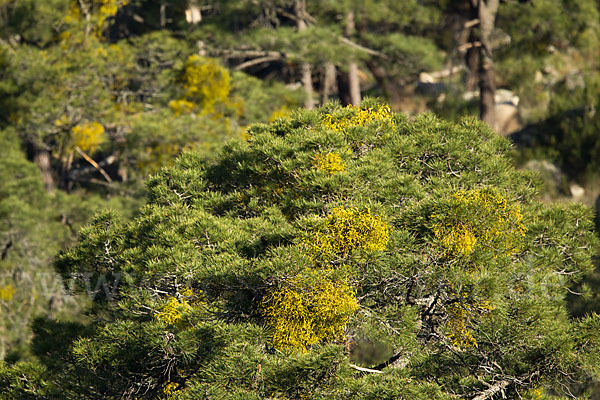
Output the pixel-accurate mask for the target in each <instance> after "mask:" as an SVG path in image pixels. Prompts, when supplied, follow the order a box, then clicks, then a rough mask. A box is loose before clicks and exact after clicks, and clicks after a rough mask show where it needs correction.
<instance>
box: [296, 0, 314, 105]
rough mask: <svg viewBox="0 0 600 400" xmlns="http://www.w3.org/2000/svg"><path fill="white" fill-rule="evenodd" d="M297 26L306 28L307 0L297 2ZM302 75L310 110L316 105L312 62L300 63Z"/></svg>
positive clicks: (300, 29) (300, 28) (305, 103)
mask: <svg viewBox="0 0 600 400" xmlns="http://www.w3.org/2000/svg"><path fill="white" fill-rule="evenodd" d="M295 9H296V17H297V27H298V30H299V31H302V30H304V29H306V20H305V17H306V15H305V14H306V2H305V0H296V4H295ZM300 76H301V81H302V86H304V94H305V98H304V107H305V108H306V109H308V110H312V109H313V108H314V107H315V100H314V90H313V82H312V72H311V67H310V64H309V63H307V62H302V63H301V64H300Z"/></svg>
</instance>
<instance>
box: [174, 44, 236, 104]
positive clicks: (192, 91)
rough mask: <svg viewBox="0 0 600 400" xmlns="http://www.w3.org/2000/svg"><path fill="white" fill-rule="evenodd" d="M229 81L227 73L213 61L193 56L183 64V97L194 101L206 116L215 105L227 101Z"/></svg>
mask: <svg viewBox="0 0 600 400" xmlns="http://www.w3.org/2000/svg"><path fill="white" fill-rule="evenodd" d="M230 80H231V78H230V76H229V72H227V70H226V69H225V68H223V67H222V66H220V65H219V64H218V63H217V62H216V61H215V60H213V59H210V58H203V57H200V56H199V55H197V54H194V55H191V56H190V57H188V59H187V61H186V63H185V70H184V74H183V86H184V89H185V96H186V98H187V99H188V100H190V101H196V102H197V103H198V104H199V105H200V106H201V107H202V110H203V111H204V112H205V113H207V114H210V113H212V112H213V111H214V108H215V105H216V104H218V103H224V102H225V101H226V100H227V96H229V91H230Z"/></svg>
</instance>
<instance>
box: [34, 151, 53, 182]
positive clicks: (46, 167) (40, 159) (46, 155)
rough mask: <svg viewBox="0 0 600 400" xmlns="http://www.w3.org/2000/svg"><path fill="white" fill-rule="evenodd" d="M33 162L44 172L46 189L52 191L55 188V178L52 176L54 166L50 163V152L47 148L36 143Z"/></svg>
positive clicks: (43, 177) (43, 179)
mask: <svg viewBox="0 0 600 400" xmlns="http://www.w3.org/2000/svg"><path fill="white" fill-rule="evenodd" d="M33 162H34V163H35V164H36V165H37V166H38V168H39V169H40V171H41V172H42V182H44V188H46V191H48V192H52V191H53V190H54V188H55V184H54V178H53V177H52V166H51V164H50V152H49V151H48V150H46V149H45V148H43V147H41V146H38V145H34V148H33Z"/></svg>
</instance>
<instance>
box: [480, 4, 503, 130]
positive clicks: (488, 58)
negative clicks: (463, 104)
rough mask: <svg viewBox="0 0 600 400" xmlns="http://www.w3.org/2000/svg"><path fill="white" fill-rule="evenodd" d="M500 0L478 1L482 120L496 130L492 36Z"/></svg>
mask: <svg viewBox="0 0 600 400" xmlns="http://www.w3.org/2000/svg"><path fill="white" fill-rule="evenodd" d="M499 3H500V0H487V1H484V0H477V6H478V8H477V11H478V16H479V31H480V36H481V38H480V42H481V47H480V52H479V93H480V95H479V104H480V118H481V120H482V121H484V122H486V123H487V124H488V125H489V126H491V127H492V128H494V129H495V128H496V127H495V124H496V113H495V107H496V101H495V99H494V94H495V93H496V82H495V74H494V62H493V58H492V44H491V40H490V39H491V35H492V32H493V30H494V23H495V19H496V12H497V11H498V5H499Z"/></svg>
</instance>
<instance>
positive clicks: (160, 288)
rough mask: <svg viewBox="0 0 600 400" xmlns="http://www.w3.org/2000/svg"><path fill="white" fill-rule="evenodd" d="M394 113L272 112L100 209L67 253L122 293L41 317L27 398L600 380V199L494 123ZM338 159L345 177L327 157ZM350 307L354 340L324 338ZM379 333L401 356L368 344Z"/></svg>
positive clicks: (399, 392)
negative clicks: (590, 285) (597, 278)
mask: <svg viewBox="0 0 600 400" xmlns="http://www.w3.org/2000/svg"><path fill="white" fill-rule="evenodd" d="M380 107H381V106H380V105H378V104H376V103H374V102H372V101H367V102H365V103H363V105H362V107H361V108H360V109H359V108H355V107H348V108H341V107H339V106H335V105H330V106H328V107H326V108H321V109H318V110H316V111H298V112H295V113H293V115H292V116H291V117H290V118H285V119H279V120H277V121H275V122H274V123H272V124H269V125H255V126H254V127H252V128H251V129H250V130H249V132H248V136H249V137H248V140H247V142H241V141H233V142H231V143H229V144H228V145H226V146H225V147H224V148H223V149H222V150H221V151H220V152H219V155H218V156H216V157H215V158H214V159H213V160H211V161H205V160H203V158H202V156H201V155H198V154H195V153H186V154H184V155H183V156H182V157H181V158H180V159H179V160H178V161H177V163H176V164H175V165H174V166H172V167H170V168H166V169H162V170H161V171H160V172H159V173H158V174H157V175H155V176H153V177H152V178H150V180H149V181H148V198H147V204H146V205H145V206H144V207H142V208H140V209H139V210H138V213H137V216H136V217H134V218H133V219H129V220H127V219H123V218H120V217H118V216H117V215H116V214H115V213H114V212H103V213H100V214H98V215H97V216H96V217H95V218H94V220H93V221H92V222H91V224H90V225H88V226H87V227H85V228H84V229H83V230H81V232H80V241H79V244H78V245H76V246H75V247H72V248H70V249H68V250H67V251H65V252H62V253H61V255H60V256H59V257H58V259H57V262H56V266H57V267H58V269H59V270H60V271H61V272H62V274H63V276H64V277H67V278H68V277H73V276H78V275H79V276H87V277H92V283H94V282H97V281H98V280H100V281H99V282H103V281H102V280H104V282H107V283H108V286H107V288H108V289H110V290H109V291H102V290H101V291H99V292H98V293H97V295H96V297H95V298H94V300H93V303H92V304H91V305H90V308H89V310H88V311H87V315H88V316H89V321H87V323H85V324H81V325H79V326H77V325H73V324H65V323H56V322H50V321H48V322H43V321H40V322H39V323H38V324H37V325H36V326H35V329H36V337H35V340H34V346H33V347H34V349H36V351H37V352H38V353H37V354H38V356H39V360H40V363H39V364H35V365H32V364H16V365H14V366H8V365H4V367H3V368H4V369H3V370H2V372H1V374H0V377H1V378H0V379H3V380H5V382H7V383H8V386H5V387H6V389H4V390H5V392H4V393H5V396H8V397H11V396H12V397H14V398H24V397H25V396H26V393H29V394H30V395H32V396H34V397H35V396H38V397H41V396H46V397H50V398H55V397H56V393H58V392H59V391H60V392H61V398H77V397H78V396H84V397H85V398H105V399H108V398H115V399H116V398H122V397H132V396H135V397H136V398H169V397H170V396H176V397H177V398H182V399H186V398H189V399H197V398H214V399H217V398H219V399H225V398H232V399H233V398H239V399H241V398H265V397H270V398H328V399H331V398H340V399H341V398H344V399H346V398H356V399H375V398H377V399H385V398H390V399H391V398H397V396H408V397H410V398H423V399H431V398H450V397H452V396H453V395H459V396H461V397H475V396H476V395H477V394H482V393H484V392H485V391H486V390H492V391H494V390H495V391H494V393H498V394H499V393H500V391H501V390H502V391H503V392H504V393H505V394H506V395H508V396H510V397H512V398H514V397H518V396H519V395H523V396H529V395H530V394H531V393H534V391H535V390H545V389H548V390H553V391H556V392H557V393H562V391H563V390H564V388H565V387H567V386H569V385H571V384H572V382H573V381H575V382H577V381H584V380H585V379H587V377H597V374H598V360H597V354H598V350H599V349H598V346H599V345H600V338H599V337H598V333H599V331H598V327H599V325H600V318H599V317H598V316H597V315H591V316H588V317H584V318H582V319H572V318H570V317H569V315H568V313H567V311H566V299H565V296H566V294H567V292H568V288H569V287H570V286H572V285H573V284H574V283H575V282H578V281H579V280H580V279H581V278H583V277H585V276H586V275H587V274H589V273H590V270H591V268H592V265H591V254H592V253H591V252H592V250H593V249H595V248H596V245H597V240H596V239H595V238H594V235H593V234H592V233H591V231H590V229H591V225H592V221H591V215H590V213H589V211H588V210H586V209H585V208H583V207H581V206H577V205H548V206H545V205H542V204H540V203H539V202H537V201H536V200H535V195H536V193H535V190H534V186H533V185H532V181H531V178H530V177H529V176H528V175H525V174H523V173H522V172H518V171H516V170H515V169H514V167H512V166H511V162H510V158H509V157H508V150H509V148H510V146H509V144H508V142H507V141H506V140H505V139H502V138H500V137H498V136H496V135H495V134H494V133H493V132H492V131H491V130H490V129H489V128H488V127H486V126H485V125H484V124H482V123H480V122H477V121H476V120H473V119H466V120H463V121H462V122H461V123H459V124H453V123H447V122H443V121H441V120H439V119H437V118H436V117H434V116H432V115H422V116H419V117H417V118H415V119H414V120H409V119H407V118H406V117H405V116H403V115H399V114H388V113H387V112H382V111H381V110H382V108H380ZM361 115H362V116H363V117H364V116H365V115H372V116H373V117H372V118H362V122H361V123H358V122H356V121H359V120H361V118H360V116H361ZM382 115H383V117H382ZM349 121H354V123H350V122H349ZM338 126H343V127H344V129H335V127H338ZM323 152H329V153H335V154H339V155H340V156H341V159H342V160H343V163H344V165H345V168H344V170H343V171H335V172H334V173H330V172H328V171H324V170H322V169H320V168H318V165H315V161H314V159H315V156H316V155H319V154H322V153H323ZM332 216H333V217H332ZM442 227H443V228H442ZM382 229H384V230H382ZM452 229H454V230H455V231H456V232H455V233H451V232H454V231H452ZM466 231H468V232H470V234H469V235H470V236H469V235H467V234H465V233H464V232H466ZM374 232H378V233H377V234H376V235H375V236H373V233H374ZM384 232H387V233H384ZM457 232H458V233H457ZM461 232H462V233H461ZM384 234H386V235H389V239H387V237H386V240H380V239H379V238H380V237H381V236H378V235H384ZM328 235H329V236H328ZM448 235H450V236H448ZM352 238H354V239H352ZM338 240H339V241H340V242H339V243H340V245H339V246H337V245H331V243H334V244H336V243H338V242H337V241H338ZM464 240H467V244H468V250H464V248H463V250H461V251H455V249H461V248H462V247H460V246H459V247H455V246H453V245H449V244H448V243H463V241H464ZM315 243H316V245H315ZM318 243H329V244H328V245H324V246H325V247H324V248H325V249H326V251H319V250H318V249H320V248H321V247H322V246H319V245H318ZM463 244H464V243H463ZM315 249H317V250H315ZM309 282H313V283H312V284H311V283H309ZM86 285H89V282H88V283H87V284H86V282H85V281H81V280H80V281H78V284H77V285H76V286H75V288H74V289H75V293H78V292H81V293H85V292H86ZM77 288H79V289H77ZM345 288H348V289H345ZM348 290H350V291H348ZM302 293H304V294H302ZM327 293H330V294H331V293H337V295H335V296H333V297H332V296H328V295H327ZM348 296H349V297H348ZM346 298H348V299H350V298H355V299H356V300H355V301H356V302H357V304H358V307H357V308H356V307H354V306H352V305H351V304H350V303H345V302H346V301H347V300H344V299H346ZM303 299H306V300H303ZM305 301H308V302H309V303H308V304H307V303H305ZM348 301H349V300H348ZM344 304H347V305H344ZM265 307H266V308H265ZM273 307H275V308H277V307H283V308H282V310H284V309H285V310H288V309H291V310H292V311H293V309H294V308H295V307H298V308H297V311H298V312H297V313H296V314H294V313H293V312H292V311H290V312H288V311H282V312H284V313H285V314H278V315H279V316H280V317H281V318H283V321H284V322H285V321H287V323H288V324H291V325H290V326H293V325H294V324H295V323H297V322H298V321H300V320H295V319H294V318H302V321H304V322H302V324H308V325H307V326H308V327H309V328H310V329H314V332H315V336H314V339H310V340H307V341H305V342H301V343H302V344H299V345H296V344H295V343H296V342H295V341H294V340H291V339H293V338H297V336H295V335H297V334H298V332H299V331H298V330H297V329H296V328H294V329H291V328H290V329H291V330H289V331H287V333H285V326H283V328H281V323H282V320H281V319H279V320H276V321H274V320H272V319H271V316H272V315H273V314H272V313H271V311H269V310H273ZM306 307H308V310H309V311H310V310H313V312H315V313H317V314H314V316H313V317H311V318H309V319H304V318H305V317H302V316H301V315H302V313H303V312H304V311H301V310H305V309H306ZM340 307H342V308H340ZM348 313H349V314H348ZM294 315H296V317H294ZM342 315H349V316H350V318H346V317H343V318H342ZM284 316H285V317H284ZM336 316H337V317H336ZM334 317H335V318H342V320H341V321H344V322H343V323H344V324H346V327H345V330H344V332H345V333H344V334H343V335H340V333H339V332H338V331H335V330H334V331H332V332H331V334H327V333H326V331H323V330H322V329H328V328H327V327H328V326H327V324H325V325H322V324H323V323H326V322H327V321H330V322H331V323H334V322H333V321H334V320H333V319H331V318H334ZM336 323H337V322H336ZM332 326H333V325H332ZM281 329H284V331H281ZM336 329H337V328H336ZM278 335H279V336H278ZM281 335H284V336H281ZM286 335H288V336H286ZM278 337H284V338H288V339H286V340H284V342H281V340H280V339H277V338H278ZM49 343H53V344H54V345H49ZM365 343H376V344H377V345H378V346H381V347H384V348H388V349H389V353H388V354H383V358H382V359H380V360H378V361H373V360H371V361H366V360H362V359H361V358H360V357H355V356H353V355H354V354H359V353H360V351H361V350H360V349H361V346H363V345H364V344H365ZM350 357H355V358H356V361H355V362H358V363H363V366H364V367H371V368H376V369H377V370H381V372H382V374H375V373H373V372H367V373H365V372H361V371H358V370H356V369H354V368H353V366H352V365H353V364H351V363H350V362H349V358H350ZM388 359H389V360H388ZM386 360H387V362H385V361H386ZM378 362H382V364H381V365H374V364H376V363H378ZM20 374H25V376H27V377H28V380H27V381H26V383H23V381H19V380H18V378H17V376H19V375H20ZM566 376H568V377H569V378H568V379H566V378H565V377H566ZM565 385H567V386H565ZM494 388H495V389H494ZM544 388H545V389H544ZM407 393H409V394H410V396H409V395H408V394H407Z"/></svg>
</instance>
